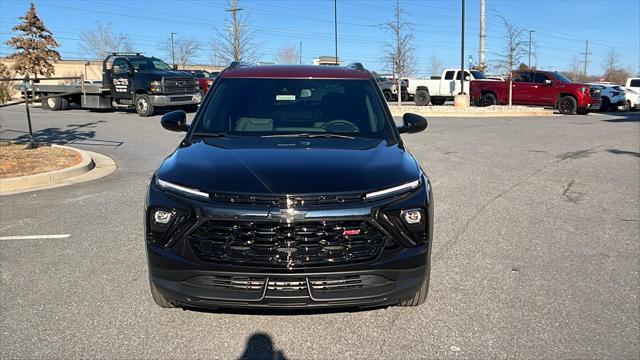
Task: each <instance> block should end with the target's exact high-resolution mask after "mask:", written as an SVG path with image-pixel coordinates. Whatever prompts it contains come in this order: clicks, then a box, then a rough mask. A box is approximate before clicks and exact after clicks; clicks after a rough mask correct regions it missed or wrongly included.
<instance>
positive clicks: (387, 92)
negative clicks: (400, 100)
mask: <svg viewBox="0 0 640 360" xmlns="http://www.w3.org/2000/svg"><path fill="white" fill-rule="evenodd" d="M382 94H384V99H385V100H387V101H393V94H392V93H391V90H384V91H383V92H382Z"/></svg>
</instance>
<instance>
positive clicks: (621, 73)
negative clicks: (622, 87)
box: [602, 49, 631, 84]
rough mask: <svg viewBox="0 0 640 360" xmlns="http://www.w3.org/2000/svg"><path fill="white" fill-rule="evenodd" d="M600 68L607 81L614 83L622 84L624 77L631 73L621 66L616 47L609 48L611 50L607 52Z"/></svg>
mask: <svg viewBox="0 0 640 360" xmlns="http://www.w3.org/2000/svg"><path fill="white" fill-rule="evenodd" d="M602 69H603V70H604V77H605V78H606V79H607V81H611V82H614V83H616V84H624V82H625V79H626V78H627V77H630V76H631V73H629V72H628V71H626V70H625V69H624V68H623V65H622V61H621V60H620V55H619V54H618V52H617V51H616V49H611V51H609V52H608V53H607V55H606V57H605V58H604V61H603V63H602Z"/></svg>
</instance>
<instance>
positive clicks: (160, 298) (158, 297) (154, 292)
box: [149, 279, 176, 309]
mask: <svg viewBox="0 0 640 360" xmlns="http://www.w3.org/2000/svg"><path fill="white" fill-rule="evenodd" d="M149 288H150V290H151V297H152V298H153V301H154V302H155V303H156V305H158V306H160V307H161V308H165V309H171V308H175V307H176V306H175V305H173V304H172V303H171V301H169V299H167V298H166V297H164V295H162V294H160V292H159V291H158V288H156V285H155V284H154V283H153V281H151V279H149Z"/></svg>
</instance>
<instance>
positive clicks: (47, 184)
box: [0, 145, 117, 196]
mask: <svg viewBox="0 0 640 360" xmlns="http://www.w3.org/2000/svg"><path fill="white" fill-rule="evenodd" d="M53 146H57V145H53ZM59 147H62V148H65V149H71V150H75V151H77V152H79V153H80V154H81V156H82V161H81V162H80V164H77V165H74V166H72V167H69V168H66V169H61V170H56V171H51V172H48V173H43V174H36V175H28V176H20V177H15V178H9V179H2V180H0V196H2V195H12V194H20V193H24V192H30V191H35V190H44V189H52V188H57V187H61V186H67V185H73V184H78V183H82V182H87V181H91V180H96V179H99V178H102V177H105V176H107V175H110V174H112V173H113V172H114V171H116V169H117V166H116V162H115V161H113V159H111V158H110V157H108V156H106V155H102V154H98V153H95V152H92V151H83V150H79V149H76V148H70V147H67V146H59ZM38 176H41V177H40V178H39V179H36V180H35V181H34V180H33V179H32V177H38ZM24 178H30V179H26V180H25V179H24ZM14 179H18V180H20V181H18V180H14ZM47 179H48V180H47ZM6 180H12V181H14V182H15V183H18V184H20V185H21V186H16V184H15V183H14V184H11V185H12V187H11V188H9V187H8V186H6V187H5V184H4V181H6ZM45 180H46V181H45Z"/></svg>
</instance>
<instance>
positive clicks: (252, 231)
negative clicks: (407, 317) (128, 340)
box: [145, 64, 433, 308]
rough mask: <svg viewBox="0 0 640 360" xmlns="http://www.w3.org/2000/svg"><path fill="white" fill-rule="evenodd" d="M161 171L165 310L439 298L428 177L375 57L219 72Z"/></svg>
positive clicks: (155, 215) (150, 208)
mask: <svg viewBox="0 0 640 360" xmlns="http://www.w3.org/2000/svg"><path fill="white" fill-rule="evenodd" d="M185 120H186V114H185V113H184V112H183V111H175V112H172V113H169V114H166V115H165V116H164V117H163V118H162V120H161V121H162V126H163V127H165V128H166V129H168V130H172V131H185V132H186V135H185V137H184V139H183V140H182V142H181V143H180V145H179V146H178V148H177V149H176V150H175V151H174V152H173V153H172V154H171V155H170V156H169V157H167V159H166V160H165V161H164V162H163V163H162V165H160V168H159V169H158V170H157V172H156V173H155V174H154V175H153V177H152V178H151V181H150V184H149V191H148V195H147V201H146V210H145V237H146V247H147V258H148V263H149V279H150V283H151V294H152V296H153V299H154V300H155V302H156V303H157V304H158V305H160V306H161V307H175V306H180V307H195V308H212V307H257V308H309V307H315V308H325V307H359V308H365V307H377V306H381V305H401V306H416V305H420V304H422V303H423V302H424V301H425V300H426V297H427V292H428V288H429V279H430V275H429V274H430V264H431V261H430V259H431V244H432V233H433V198H432V193H431V186H430V183H429V178H428V177H427V175H426V173H425V172H424V171H423V170H422V169H421V168H420V165H419V164H418V162H417V161H416V159H415V158H414V157H413V156H411V154H410V153H409V151H408V150H407V148H406V147H405V144H404V143H403V141H402V139H401V138H400V134H401V133H413V132H419V131H422V130H424V129H425V128H426V126H427V123H426V120H425V119H424V118H423V117H421V116H418V115H414V114H406V115H405V116H404V118H403V122H404V124H403V125H402V126H401V127H396V125H395V123H394V121H393V118H392V116H391V113H390V112H389V109H388V108H387V105H386V103H385V100H384V97H383V94H382V92H381V91H380V89H379V88H378V86H377V84H376V80H375V79H374V78H373V76H372V75H371V74H370V73H369V72H368V71H366V70H364V68H363V67H362V65H360V64H357V65H355V66H353V67H329V66H326V67H323V66H238V65H236V64H232V65H231V66H230V67H229V68H227V69H226V70H224V71H223V72H222V73H220V75H219V77H218V80H217V81H216V82H215V85H214V87H213V89H212V90H211V91H209V93H208V94H207V95H206V97H205V99H204V102H203V103H202V105H201V107H200V109H199V110H198V112H197V114H196V115H195V118H194V119H193V121H192V122H191V124H190V125H187V124H186V122H185Z"/></svg>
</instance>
